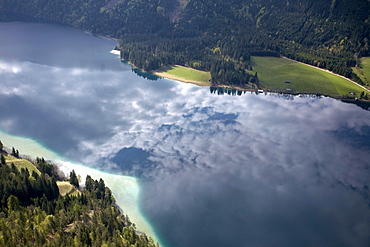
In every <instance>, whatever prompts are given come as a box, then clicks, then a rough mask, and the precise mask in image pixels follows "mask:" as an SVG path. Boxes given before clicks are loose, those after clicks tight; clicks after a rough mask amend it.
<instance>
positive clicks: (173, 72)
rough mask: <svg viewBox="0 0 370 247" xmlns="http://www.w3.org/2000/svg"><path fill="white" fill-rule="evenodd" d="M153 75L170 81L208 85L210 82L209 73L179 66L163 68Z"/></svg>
mask: <svg viewBox="0 0 370 247" xmlns="http://www.w3.org/2000/svg"><path fill="white" fill-rule="evenodd" d="M155 74H157V75H159V76H163V77H166V78H170V79H178V80H181V81H185V82H200V83H203V84H209V85H210V80H211V74H210V73H209V72H206V71H200V70H196V69H192V68H188V67H184V66H179V65H173V66H165V67H163V68H161V69H159V70H156V71H155Z"/></svg>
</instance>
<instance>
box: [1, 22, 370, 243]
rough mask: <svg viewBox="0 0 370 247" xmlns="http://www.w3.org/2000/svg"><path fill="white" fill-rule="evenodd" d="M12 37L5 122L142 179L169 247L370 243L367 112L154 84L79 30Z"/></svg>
mask: <svg viewBox="0 0 370 247" xmlns="http://www.w3.org/2000/svg"><path fill="white" fill-rule="evenodd" d="M0 34H1V35H0V81H1V91H0V112H1V114H0V130H2V131H4V132H7V133H9V134H12V135H21V136H25V137H30V138H33V139H35V140H37V141H38V142H40V143H41V144H42V145H44V146H45V147H47V148H49V149H50V150H53V151H55V152H56V153H58V154H59V155H61V156H63V157H67V158H68V159H69V160H71V161H75V162H78V163H82V164H84V165H85V166H89V167H93V168H96V169H99V170H101V171H107V172H110V173H114V174H122V175H130V176H134V177H136V178H138V179H139V181H140V185H141V197H140V205H141V210H142V212H143V214H144V215H145V217H146V218H147V219H148V220H149V221H150V223H151V224H152V225H153V226H154V229H155V231H156V233H157V234H158V236H159V237H160V239H161V242H162V243H164V244H165V245H166V246H368V245H370V207H369V204H370V201H369V186H370V174H369V167H370V163H369V162H370V161H369V160H370V156H369V153H370V152H369V151H370V144H369V143H370V142H369V140H370V139H369V138H370V112H369V111H365V110H363V109H361V108H359V107H356V106H355V105H351V104H345V103H342V102H340V101H337V100H334V99H330V98H311V97H288V98H285V97H278V96H276V95H264V94H259V95H256V94H250V93H246V94H243V95H241V96H230V95H216V94H211V93H210V89H209V88H207V87H197V86H194V85H190V84H184V83H178V82H174V81H170V80H166V79H160V80H156V81H150V80H146V79H144V78H142V77H139V76H137V75H136V74H135V73H133V72H132V70H131V67H130V66H129V65H127V64H124V63H121V62H120V61H119V58H118V57H117V56H115V55H113V54H110V53H109V51H110V50H111V49H113V48H114V46H115V45H116V43H115V42H114V41H110V40H106V39H103V38H98V37H93V36H91V35H90V34H87V33H85V32H83V31H81V30H78V29H74V28H70V27H65V26H57V25H46V24H34V23H1V24H0ZM20 151H22V150H20Z"/></svg>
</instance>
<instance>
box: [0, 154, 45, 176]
mask: <svg viewBox="0 0 370 247" xmlns="http://www.w3.org/2000/svg"><path fill="white" fill-rule="evenodd" d="M5 159H6V164H7V165H11V164H12V163H14V165H15V166H16V167H17V168H18V169H19V170H21V169H22V168H27V169H28V172H29V173H30V174H32V171H35V172H37V173H38V174H40V172H39V170H37V169H36V167H35V166H34V165H33V164H32V163H31V162H29V161H28V160H25V159H18V158H15V157H13V156H11V155H6V156H5Z"/></svg>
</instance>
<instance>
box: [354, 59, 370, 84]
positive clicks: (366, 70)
mask: <svg viewBox="0 0 370 247" xmlns="http://www.w3.org/2000/svg"><path fill="white" fill-rule="evenodd" d="M352 70H353V72H354V73H356V74H357V75H358V77H360V78H361V80H362V81H363V82H364V83H365V84H370V57H362V58H360V66H359V67H357V68H352Z"/></svg>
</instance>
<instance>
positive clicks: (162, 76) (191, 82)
mask: <svg viewBox="0 0 370 247" xmlns="http://www.w3.org/2000/svg"><path fill="white" fill-rule="evenodd" d="M111 53H112V54H115V55H119V56H120V58H121V55H120V54H121V51H120V50H115V49H113V50H112V51H111ZM281 58H284V59H287V60H291V61H294V62H296V63H300V64H303V65H306V66H310V67H313V68H316V69H319V70H322V71H324V72H326V73H330V74H333V75H336V76H339V77H341V78H343V79H346V80H347V81H350V82H351V83H353V84H355V85H356V86H359V87H361V88H362V89H364V90H365V91H366V92H368V93H370V90H369V89H367V88H366V87H364V86H362V85H360V84H358V83H357V82H355V81H353V80H351V79H349V78H347V77H345V76H342V75H339V74H336V73H334V72H332V71H330V70H327V69H323V68H319V67H316V66H313V65H311V64H306V63H302V62H299V61H296V60H294V59H290V58H287V57H284V56H281ZM121 60H122V61H126V62H127V63H128V64H129V65H131V66H132V67H133V68H135V69H139V70H141V71H143V72H145V73H151V74H153V75H156V76H158V77H161V78H165V79H169V80H173V81H177V82H181V83H190V84H193V85H197V86H201V87H216V88H224V89H230V90H233V89H235V90H240V91H247V92H260V93H262V92H266V93H285V94H292V95H296V93H289V92H282V91H274V90H270V89H263V90H262V89H259V88H243V87H238V86H232V85H224V84H219V85H212V82H209V83H207V82H202V81H194V80H189V79H186V78H182V77H177V76H174V75H169V74H168V73H165V72H158V71H157V70H154V71H145V70H142V69H140V68H139V67H137V66H135V64H133V63H131V62H130V61H127V60H123V59H121ZM176 66H179V67H185V66H181V65H176ZM186 68H189V67H186ZM160 69H161V68H160ZM160 69H159V70H160ZM189 69H192V68H189ZM299 94H309V95H312V94H317V93H299ZM321 95H322V96H328V97H331V98H333V99H347V100H359V101H365V102H367V101H368V100H364V99H358V98H357V97H353V98H352V97H344V96H332V95H329V94H321Z"/></svg>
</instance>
